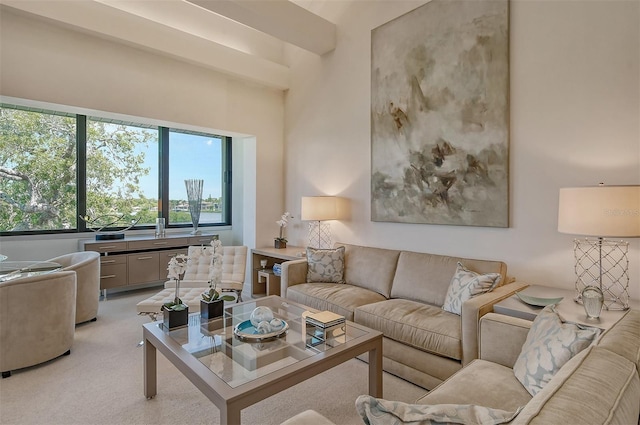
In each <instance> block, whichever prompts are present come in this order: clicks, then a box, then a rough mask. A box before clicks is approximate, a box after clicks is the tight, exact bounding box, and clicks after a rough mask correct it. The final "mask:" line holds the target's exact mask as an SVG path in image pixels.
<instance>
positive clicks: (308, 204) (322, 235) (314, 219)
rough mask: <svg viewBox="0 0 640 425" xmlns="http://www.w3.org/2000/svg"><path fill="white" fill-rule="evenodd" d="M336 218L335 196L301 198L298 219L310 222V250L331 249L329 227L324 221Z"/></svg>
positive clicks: (336, 203) (336, 205) (336, 202)
mask: <svg viewBox="0 0 640 425" xmlns="http://www.w3.org/2000/svg"><path fill="white" fill-rule="evenodd" d="M337 218H338V199H337V198H336V197H335V196H303V197H302V209H301V212H300V219H301V220H302V221H310V223H309V244H308V246H309V247H311V248H319V249H321V248H331V245H332V243H331V227H330V225H329V223H324V221H326V220H336V219H337Z"/></svg>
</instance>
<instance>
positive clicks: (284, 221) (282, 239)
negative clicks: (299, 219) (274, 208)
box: [276, 211, 293, 243]
mask: <svg viewBox="0 0 640 425" xmlns="http://www.w3.org/2000/svg"><path fill="white" fill-rule="evenodd" d="M290 218H293V216H292V215H291V214H289V211H287V212H285V213H284V214H282V217H280V220H278V221H276V224H277V225H278V226H280V236H279V237H277V238H276V240H277V241H279V242H284V243H287V242H288V241H287V238H285V237H284V228H285V227H287V224H289V219H290Z"/></svg>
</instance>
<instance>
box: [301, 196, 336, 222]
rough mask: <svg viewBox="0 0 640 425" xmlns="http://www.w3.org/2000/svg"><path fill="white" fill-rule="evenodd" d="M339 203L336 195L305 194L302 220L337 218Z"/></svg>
mask: <svg viewBox="0 0 640 425" xmlns="http://www.w3.org/2000/svg"><path fill="white" fill-rule="evenodd" d="M337 205H338V203H337V198H336V197H335V196H303V197H302V210H301V212H300V219H301V220H302V221H324V220H336V219H337V218H338V207H337Z"/></svg>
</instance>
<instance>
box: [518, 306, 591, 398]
mask: <svg viewBox="0 0 640 425" xmlns="http://www.w3.org/2000/svg"><path fill="white" fill-rule="evenodd" d="M598 335H600V329H598V328H591V327H588V326H583V325H579V324H577V323H570V322H564V321H563V320H562V318H561V317H560V316H559V315H558V313H557V312H556V310H555V307H554V306H552V305H550V306H547V307H545V308H544V309H543V310H542V311H541V312H540V313H539V314H538V316H537V317H536V318H535V320H534V321H533V324H532V325H531V329H529V333H528V334H527V339H526V341H525V342H524V344H523V345H522V350H521V351H520V355H519V356H518V359H517V360H516V363H515V365H514V366H513V373H514V374H515V376H516V378H517V379H518V381H520V383H521V384H522V385H523V386H524V387H525V388H526V389H527V391H529V394H531V395H532V396H534V395H536V394H537V393H538V391H540V390H541V389H542V388H543V387H544V386H545V385H546V384H547V382H549V381H550V380H551V378H553V375H555V374H556V372H557V371H558V370H560V368H561V367H562V366H564V364H565V363H566V362H568V361H569V360H570V359H571V358H572V357H573V356H575V355H576V354H578V353H579V352H580V351H582V350H584V349H585V348H587V347H588V346H589V345H590V344H591V343H592V342H593V340H594V339H596V338H597V337H598Z"/></svg>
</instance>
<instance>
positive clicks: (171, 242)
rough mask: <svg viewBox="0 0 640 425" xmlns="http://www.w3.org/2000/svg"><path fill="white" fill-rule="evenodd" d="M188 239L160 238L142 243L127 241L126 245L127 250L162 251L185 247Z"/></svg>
mask: <svg viewBox="0 0 640 425" xmlns="http://www.w3.org/2000/svg"><path fill="white" fill-rule="evenodd" d="M187 240H188V238H160V239H148V240H142V241H129V244H128V245H127V246H128V248H129V250H137V249H162V248H169V247H172V246H184V245H187Z"/></svg>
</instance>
